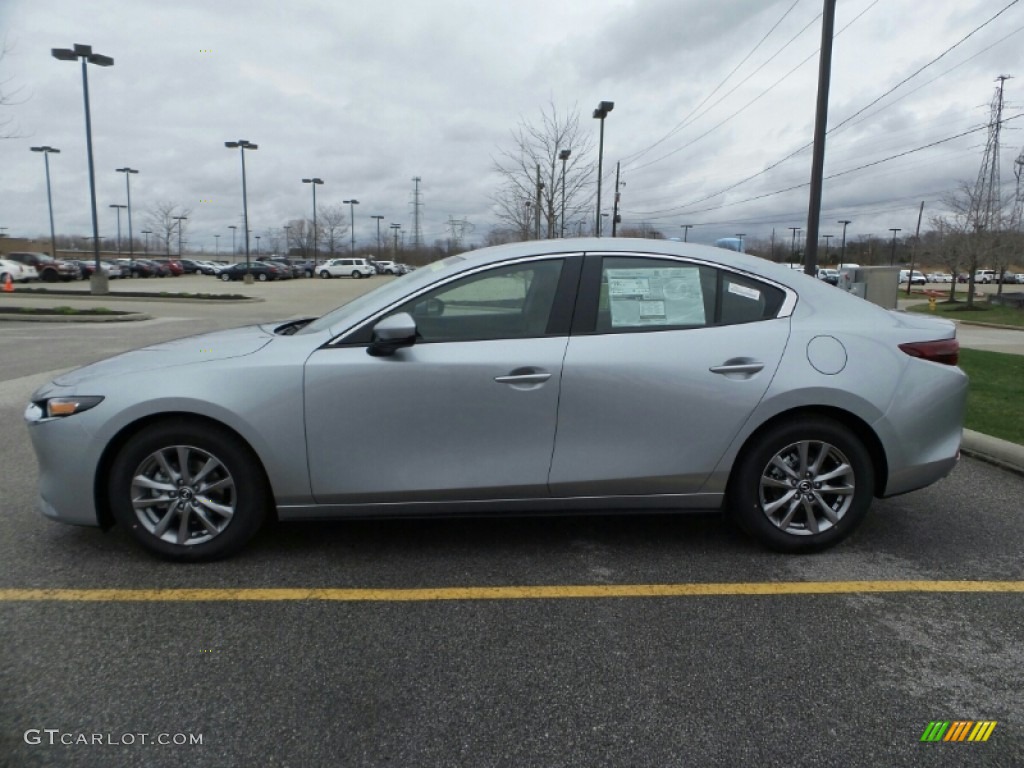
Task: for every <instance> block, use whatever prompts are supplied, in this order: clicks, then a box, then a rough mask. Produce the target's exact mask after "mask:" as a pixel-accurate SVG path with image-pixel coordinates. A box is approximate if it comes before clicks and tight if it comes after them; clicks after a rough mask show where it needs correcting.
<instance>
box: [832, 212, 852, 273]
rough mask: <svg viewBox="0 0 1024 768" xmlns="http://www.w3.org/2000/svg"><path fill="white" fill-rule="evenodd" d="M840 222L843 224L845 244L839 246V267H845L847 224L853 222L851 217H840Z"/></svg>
mask: <svg viewBox="0 0 1024 768" xmlns="http://www.w3.org/2000/svg"><path fill="white" fill-rule="evenodd" d="M836 223H838V224H842V225H843V244H842V245H841V246H840V248H839V269H842V268H843V262H844V261H846V225H847V224H853V222H852V221H850V220H849V219H840V220H839V221H838V222H836Z"/></svg>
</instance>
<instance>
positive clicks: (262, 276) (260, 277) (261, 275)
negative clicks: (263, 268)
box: [256, 272, 267, 283]
mask: <svg viewBox="0 0 1024 768" xmlns="http://www.w3.org/2000/svg"><path fill="white" fill-rule="evenodd" d="M256 279H257V280H259V281H260V282H261V283H265V282H267V273H266V272H260V273H259V275H257V276H256Z"/></svg>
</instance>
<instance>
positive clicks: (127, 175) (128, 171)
mask: <svg viewBox="0 0 1024 768" xmlns="http://www.w3.org/2000/svg"><path fill="white" fill-rule="evenodd" d="M114 170H115V171H116V172H117V173H123V174H124V188H125V191H126V192H127V193H128V255H129V256H130V257H132V258H134V257H135V241H134V240H133V235H132V185H131V183H130V181H129V180H130V179H131V177H132V174H133V173H138V171H137V170H135V169H134V168H129V167H128V166H125V167H124V168H115V169H114Z"/></svg>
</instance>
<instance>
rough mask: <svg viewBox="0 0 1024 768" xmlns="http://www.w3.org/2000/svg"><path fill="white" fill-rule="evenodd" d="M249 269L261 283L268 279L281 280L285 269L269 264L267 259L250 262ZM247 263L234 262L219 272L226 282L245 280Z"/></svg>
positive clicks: (218, 275)
mask: <svg viewBox="0 0 1024 768" xmlns="http://www.w3.org/2000/svg"><path fill="white" fill-rule="evenodd" d="M248 271H250V272H252V276H253V279H254V280H259V281H260V282H261V283H265V282H267V281H268V280H281V279H282V278H283V276H284V273H283V271H282V270H281V268H280V267H275V266H274V265H273V264H268V263H267V262H265V261H253V262H250V264H249V267H248ZM245 273H246V265H245V264H244V263H242V264H232V265H231V266H230V267H224V269H222V270H221V271H220V272H218V273H217V277H219V278H220V279H221V280H223V281H224V282H228V281H230V280H243V279H245Z"/></svg>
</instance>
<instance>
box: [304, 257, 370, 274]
mask: <svg viewBox="0 0 1024 768" xmlns="http://www.w3.org/2000/svg"><path fill="white" fill-rule="evenodd" d="M316 273H317V274H318V275H320V277H322V278H325V279H326V278H330V277H343V276H344V277H349V276H350V277H353V278H357V279H358V278H360V277H370V276H371V275H375V274H377V270H376V269H374V268H373V265H371V264H370V262H368V261H367V260H366V259H332V260H331V261H328V262H326V263H325V264H321V265H320V266H319V267H317V270H316Z"/></svg>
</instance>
